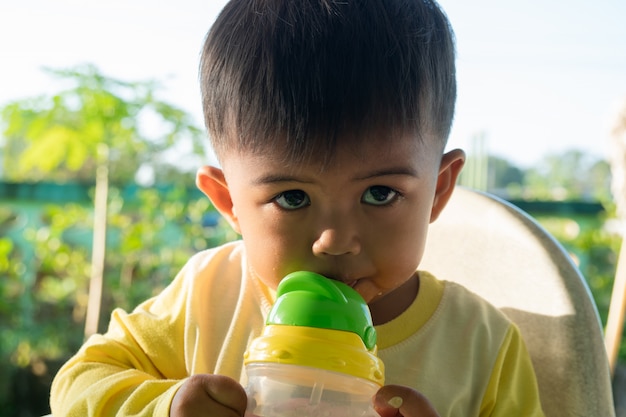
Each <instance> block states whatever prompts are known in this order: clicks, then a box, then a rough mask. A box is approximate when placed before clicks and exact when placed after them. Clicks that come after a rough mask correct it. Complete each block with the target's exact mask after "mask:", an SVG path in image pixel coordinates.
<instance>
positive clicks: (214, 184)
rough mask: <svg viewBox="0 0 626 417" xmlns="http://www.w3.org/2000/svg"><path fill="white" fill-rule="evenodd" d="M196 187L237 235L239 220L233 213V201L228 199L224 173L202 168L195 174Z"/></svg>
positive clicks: (213, 168) (217, 169) (228, 193)
mask: <svg viewBox="0 0 626 417" xmlns="http://www.w3.org/2000/svg"><path fill="white" fill-rule="evenodd" d="M196 186H197V187H198V188H199V189H200V191H202V192H203V193H204V194H205V195H206V196H207V197H209V200H211V202H212V203H213V205H214V206H215V208H216V209H217V211H219V212H220V214H221V215H222V216H224V218H225V219H226V220H227V221H228V223H229V224H230V225H231V227H232V228H233V229H235V231H236V232H237V233H239V234H241V230H240V228H239V220H238V219H237V215H236V213H235V207H234V206H233V200H232V199H231V197H230V189H229V188H228V183H227V182H226V178H225V177H224V171H222V170H221V169H219V168H216V167H212V166H203V167H201V168H200V169H198V172H197V174H196Z"/></svg>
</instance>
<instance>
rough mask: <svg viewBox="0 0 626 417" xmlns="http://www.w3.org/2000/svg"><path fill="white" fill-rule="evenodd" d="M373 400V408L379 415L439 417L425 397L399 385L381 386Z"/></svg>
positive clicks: (384, 416) (391, 416) (386, 416)
mask: <svg viewBox="0 0 626 417" xmlns="http://www.w3.org/2000/svg"><path fill="white" fill-rule="evenodd" d="M373 402H374V410H376V412H377V413H378V414H380V416H381V417H439V414H437V412H436V411H435V409H434V408H433V406H432V405H431V404H430V402H429V401H428V400H427V399H426V397H424V396H423V395H422V394H420V393H419V392H417V391H415V390H414V389H411V388H408V387H403V386H400V385H386V386H384V387H382V388H381V389H379V390H378V392H377V393H376V395H374V399H373Z"/></svg>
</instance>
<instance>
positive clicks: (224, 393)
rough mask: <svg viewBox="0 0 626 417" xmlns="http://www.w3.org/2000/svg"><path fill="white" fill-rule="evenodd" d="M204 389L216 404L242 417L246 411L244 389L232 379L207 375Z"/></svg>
mask: <svg viewBox="0 0 626 417" xmlns="http://www.w3.org/2000/svg"><path fill="white" fill-rule="evenodd" d="M205 376H206V377H208V378H203V384H202V385H203V387H204V389H205V391H206V393H207V394H208V395H209V396H210V397H211V398H213V400H215V401H216V402H218V403H220V404H222V405H224V406H225V407H228V408H230V409H232V410H233V411H235V413H237V414H238V415H240V416H242V415H243V414H244V412H245V411H246V405H247V401H248V400H247V396H246V391H245V390H244V388H243V387H242V386H241V384H239V382H237V381H235V380H234V379H232V378H229V377H227V376H224V375H205Z"/></svg>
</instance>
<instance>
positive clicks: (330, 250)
mask: <svg viewBox="0 0 626 417" xmlns="http://www.w3.org/2000/svg"><path fill="white" fill-rule="evenodd" d="M360 251H361V242H360V238H359V234H358V230H357V227H356V225H355V224H354V223H353V222H351V221H350V220H347V219H342V220H340V221H338V222H335V224H334V225H328V226H326V227H323V228H322V230H321V232H320V233H319V235H318V236H317V238H316V239H315V241H314V242H313V253H314V254H315V255H317V256H320V255H333V256H339V255H357V254H358V253H359V252H360Z"/></svg>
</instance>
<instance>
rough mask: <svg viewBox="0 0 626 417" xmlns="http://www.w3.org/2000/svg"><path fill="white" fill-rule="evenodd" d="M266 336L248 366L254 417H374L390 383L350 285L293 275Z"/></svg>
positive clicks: (254, 347) (362, 306) (365, 312)
mask: <svg viewBox="0 0 626 417" xmlns="http://www.w3.org/2000/svg"><path fill="white" fill-rule="evenodd" d="M276 297H277V298H276V303H275V304H274V306H273V307H272V310H271V311H270V314H269V315H268V318H267V321H266V326H265V328H264V330H263V334H262V335H261V336H259V337H258V338H256V339H254V340H253V341H252V343H251V345H250V347H249V349H248V351H247V352H246V355H245V358H244V364H245V367H246V373H247V376H248V384H247V386H246V392H247V393H248V410H247V412H246V414H247V415H248V416H261V417H334V416H341V417H353V416H354V417H356V416H358V417H370V416H372V417H374V416H378V414H377V413H376V412H375V411H374V410H373V408H372V406H371V403H372V397H373V395H374V394H375V393H376V391H377V390H378V389H379V388H380V387H381V386H382V385H383V383H384V366H383V363H382V361H381V360H380V359H379V358H378V357H377V356H376V352H377V348H376V331H375V330H374V326H373V325H372V319H371V316H370V312H369V308H368V307H367V304H366V303H365V301H364V300H363V298H362V297H361V296H360V295H359V294H358V293H357V292H356V291H355V290H353V289H352V288H350V287H349V286H347V285H345V284H343V283H341V282H338V281H334V280H330V279H327V278H325V277H323V276H321V275H319V274H315V273H311V272H294V273H292V274H290V275H288V276H287V277H285V278H284V279H283V280H282V281H281V283H280V285H279V286H278V289H277V293H276Z"/></svg>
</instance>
